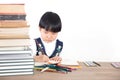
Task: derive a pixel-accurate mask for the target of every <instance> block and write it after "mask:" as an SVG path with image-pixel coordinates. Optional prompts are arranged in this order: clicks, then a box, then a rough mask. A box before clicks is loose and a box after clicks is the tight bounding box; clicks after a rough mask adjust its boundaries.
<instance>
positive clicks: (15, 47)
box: [0, 46, 30, 51]
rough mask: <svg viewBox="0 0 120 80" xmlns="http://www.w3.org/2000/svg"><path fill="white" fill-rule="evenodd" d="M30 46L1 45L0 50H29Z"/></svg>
mask: <svg viewBox="0 0 120 80" xmlns="http://www.w3.org/2000/svg"><path fill="white" fill-rule="evenodd" d="M29 49H30V46H3V47H0V51H11V50H29Z"/></svg>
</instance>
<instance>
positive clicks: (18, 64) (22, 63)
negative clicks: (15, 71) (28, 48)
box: [0, 61, 34, 67]
mask: <svg viewBox="0 0 120 80" xmlns="http://www.w3.org/2000/svg"><path fill="white" fill-rule="evenodd" d="M21 65H34V61H28V62H22V61H21V62H11V63H10V62H9V63H8V62H0V67H4V66H21Z"/></svg>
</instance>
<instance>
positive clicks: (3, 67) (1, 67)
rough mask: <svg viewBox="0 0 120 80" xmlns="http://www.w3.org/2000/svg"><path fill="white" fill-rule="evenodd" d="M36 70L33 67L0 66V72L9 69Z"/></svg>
mask: <svg viewBox="0 0 120 80" xmlns="http://www.w3.org/2000/svg"><path fill="white" fill-rule="evenodd" d="M28 68H32V69H33V68H34V66H33V65H16V66H0V70H7V69H9V70H10V69H28Z"/></svg>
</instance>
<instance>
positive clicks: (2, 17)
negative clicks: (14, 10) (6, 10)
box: [0, 14, 26, 20]
mask: <svg viewBox="0 0 120 80" xmlns="http://www.w3.org/2000/svg"><path fill="white" fill-rule="evenodd" d="M0 20H26V15H25V14H21V15H20V14H18V15H16V14H15V15H11V14H5V15H4V14H1V15H0Z"/></svg>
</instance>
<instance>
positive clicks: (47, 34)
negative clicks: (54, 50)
mask: <svg viewBox="0 0 120 80" xmlns="http://www.w3.org/2000/svg"><path fill="white" fill-rule="evenodd" d="M40 32H41V38H42V39H43V41H45V42H47V43H49V42H52V41H54V40H55V39H56V38H57V35H58V33H54V32H51V31H46V30H45V29H43V28H40Z"/></svg>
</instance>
